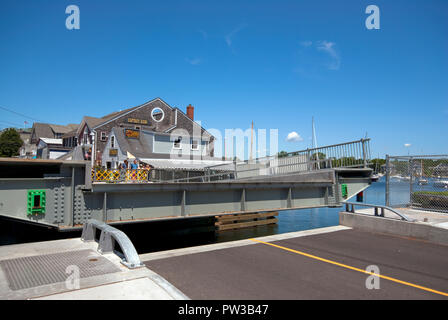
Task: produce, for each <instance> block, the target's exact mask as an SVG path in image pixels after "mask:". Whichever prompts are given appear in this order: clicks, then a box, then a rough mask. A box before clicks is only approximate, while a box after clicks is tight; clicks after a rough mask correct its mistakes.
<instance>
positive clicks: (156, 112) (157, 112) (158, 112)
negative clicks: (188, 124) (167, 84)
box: [151, 108, 165, 122]
mask: <svg viewBox="0 0 448 320" xmlns="http://www.w3.org/2000/svg"><path fill="white" fill-rule="evenodd" d="M164 117H165V113H164V112H163V110H162V109H160V108H154V109H152V111H151V118H153V120H154V121H156V122H160V121H162V120H163V118H164Z"/></svg>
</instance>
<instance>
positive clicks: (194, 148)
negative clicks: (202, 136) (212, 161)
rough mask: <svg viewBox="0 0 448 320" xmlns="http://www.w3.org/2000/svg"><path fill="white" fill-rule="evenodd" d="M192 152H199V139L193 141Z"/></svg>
mask: <svg viewBox="0 0 448 320" xmlns="http://www.w3.org/2000/svg"><path fill="white" fill-rule="evenodd" d="M191 150H199V141H198V140H197V139H191Z"/></svg>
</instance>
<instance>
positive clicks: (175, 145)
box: [173, 137, 182, 149]
mask: <svg viewBox="0 0 448 320" xmlns="http://www.w3.org/2000/svg"><path fill="white" fill-rule="evenodd" d="M181 142H182V137H178V138H177V139H175V140H174V143H173V148H174V149H182V146H181Z"/></svg>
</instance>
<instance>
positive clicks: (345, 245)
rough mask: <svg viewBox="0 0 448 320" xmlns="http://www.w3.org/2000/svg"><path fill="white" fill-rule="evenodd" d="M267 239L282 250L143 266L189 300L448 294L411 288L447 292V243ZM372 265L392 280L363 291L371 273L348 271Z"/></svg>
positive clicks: (262, 248) (356, 236)
mask: <svg viewBox="0 0 448 320" xmlns="http://www.w3.org/2000/svg"><path fill="white" fill-rule="evenodd" d="M272 244H275V245H278V246H281V247H283V248H279V247H273V246H271V245H268V244H263V243H257V244H255V245H249V246H243V247H234V248H228V249H221V250H215V251H209V252H202V253H195V254H189V255H184V256H177V257H171V258H166V259H160V260H152V261H148V262H146V263H145V264H146V266H147V267H148V268H150V269H151V270H153V271H155V272H157V273H158V274H160V275H161V276H163V277H164V278H165V279H167V280H168V281H169V282H171V283H172V284H173V285H174V286H176V287H177V288H178V289H180V290H181V291H182V292H183V293H184V294H186V295H187V296H188V297H190V298H191V299H226V300H227V299H284V300H288V299H445V300H446V299H448V296H444V295H442V294H440V293H437V292H430V291H426V290H423V289H421V288H416V287H413V286H412V285H418V286H422V287H425V288H427V289H428V290H434V291H438V292H442V293H448V246H443V245H437V244H433V243H429V242H425V241H421V240H415V239H408V238H401V237H395V236H388V235H381V234H374V233H368V232H363V231H358V230H344V231H337V232H331V233H326V234H318V235H311V236H306V237H300V238H291V239H288V240H282V241H275V242H272ZM285 248H287V249H291V250H295V251H299V252H300V253H297V252H291V251H287V250H286V249H285ZM303 253H306V254H310V255H313V256H315V257H309V256H305V255H303ZM319 259H328V260H329V261H321V260H319ZM333 263H340V264H343V266H341V265H335V264H333ZM370 265H375V266H377V267H378V268H379V273H380V274H381V275H382V276H386V277H390V278H391V279H392V280H390V279H384V278H380V279H379V287H380V288H379V289H367V287H366V280H367V278H368V277H369V275H368V274H365V273H362V272H359V271H356V270H352V269H350V268H352V267H353V268H358V269H361V270H365V269H366V267H367V266H370ZM393 280H395V281H393ZM396 281H403V282H406V283H398V282H396Z"/></svg>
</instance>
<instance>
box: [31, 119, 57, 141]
mask: <svg viewBox="0 0 448 320" xmlns="http://www.w3.org/2000/svg"><path fill="white" fill-rule="evenodd" d="M33 129H34V133H35V135H36V137H37V139H39V138H54V133H53V130H52V129H51V127H50V125H49V124H48V123H40V122H34V124H33Z"/></svg>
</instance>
